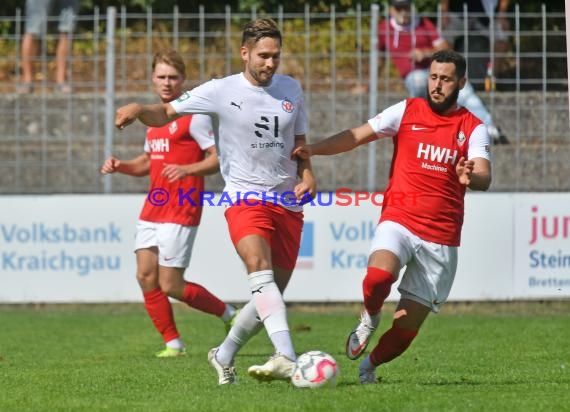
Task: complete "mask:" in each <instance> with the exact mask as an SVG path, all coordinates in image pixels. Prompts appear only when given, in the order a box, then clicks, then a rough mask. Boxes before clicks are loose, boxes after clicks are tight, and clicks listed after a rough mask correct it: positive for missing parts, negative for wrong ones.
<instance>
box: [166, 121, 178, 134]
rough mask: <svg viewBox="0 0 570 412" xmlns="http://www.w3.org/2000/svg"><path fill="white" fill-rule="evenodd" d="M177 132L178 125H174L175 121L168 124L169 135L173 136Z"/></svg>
mask: <svg viewBox="0 0 570 412" xmlns="http://www.w3.org/2000/svg"><path fill="white" fill-rule="evenodd" d="M177 130H178V124H176V121H174V122H172V123H170V125H169V126H168V131H169V132H170V134H171V135H173V134H174V133H176V131H177Z"/></svg>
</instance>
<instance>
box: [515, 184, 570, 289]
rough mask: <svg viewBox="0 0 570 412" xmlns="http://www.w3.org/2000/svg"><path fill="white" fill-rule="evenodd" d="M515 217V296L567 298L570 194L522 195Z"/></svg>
mask: <svg viewBox="0 0 570 412" xmlns="http://www.w3.org/2000/svg"><path fill="white" fill-rule="evenodd" d="M514 215H515V224H514V245H515V256H517V259H515V265H514V276H513V277H514V295H515V297H519V296H520V297H529V298H553V297H567V296H568V295H569V290H570V194H569V193H565V194H547V193H545V194H541V195H519V196H517V201H516V204H515V210H514Z"/></svg>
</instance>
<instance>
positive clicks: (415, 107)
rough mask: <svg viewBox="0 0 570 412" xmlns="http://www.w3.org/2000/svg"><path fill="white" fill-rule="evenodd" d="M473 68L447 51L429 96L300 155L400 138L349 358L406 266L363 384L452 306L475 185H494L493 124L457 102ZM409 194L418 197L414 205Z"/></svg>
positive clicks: (364, 341) (436, 59)
mask: <svg viewBox="0 0 570 412" xmlns="http://www.w3.org/2000/svg"><path fill="white" fill-rule="evenodd" d="M465 69H466V62H465V59H464V57H463V56H462V55H461V54H459V53H457V52H455V51H452V50H441V51H438V52H436V53H435V54H434V55H433V57H432V61H431V64H430V72H429V77H428V79H429V80H428V87H429V95H428V98H427V99H422V98H408V99H406V100H404V101H402V102H399V103H397V104H395V105H393V106H390V107H388V108H387V109H385V110H384V111H383V112H382V113H380V114H378V115H376V116H375V117H373V118H372V119H370V120H368V122H367V123H364V124H363V125H360V126H358V127H355V128H353V129H349V130H345V131H343V132H340V133H338V134H336V135H333V136H331V137H329V138H327V139H324V140H321V141H320V142H317V143H314V144H311V145H307V146H301V147H298V148H296V149H295V150H294V151H293V155H294V156H299V157H301V158H303V159H306V158H309V157H310V156H312V155H334V154H338V153H343V152H347V151H349V150H352V149H354V148H356V147H358V146H360V145H363V144H366V143H369V142H371V141H374V140H377V139H380V138H384V137H391V138H392V139H393V141H394V154H393V158H392V165H391V167H390V180H389V182H388V187H387V189H386V191H385V197H384V198H385V199H387V201H386V202H384V203H383V206H382V213H381V215H380V221H379V223H378V226H377V227H376V230H375V232H374V238H373V239H372V245H371V248H370V254H369V258H368V268H367V271H366V275H365V277H364V280H363V283H362V291H363V297H364V309H363V311H362V315H361V319H360V322H359V323H358V325H357V327H356V328H355V329H354V330H353V331H352V332H351V333H350V334H349V336H348V340H347V343H346V355H347V356H348V358H349V359H357V358H358V357H360V356H361V355H362V354H363V353H364V351H365V349H366V346H367V345H368V342H369V341H370V338H371V337H372V334H373V333H374V331H375V330H376V328H377V327H378V325H379V323H380V313H381V308H382V306H383V304H384V301H385V299H386V298H387V297H388V295H389V294H390V289H391V287H392V284H393V283H394V282H396V280H397V279H398V277H399V275H400V270H401V269H402V268H404V267H405V268H406V269H405V271H404V273H403V275H402V280H401V282H400V285H399V288H398V290H399V291H400V294H401V298H400V302H399V303H398V306H397V309H396V312H395V313H394V320H393V323H392V326H391V327H390V329H388V331H387V332H385V333H384V334H383V335H382V336H381V337H380V339H379V341H378V344H377V345H376V346H375V347H374V349H373V350H372V352H371V353H370V355H369V356H367V357H366V358H365V359H364V360H363V361H362V362H361V363H360V366H359V369H358V371H359V380H360V383H362V384H371V383H376V382H377V380H376V375H375V370H376V368H377V367H378V366H379V365H382V364H385V363H387V362H390V361H391V360H393V359H395V358H396V357H398V356H400V355H401V354H402V353H404V351H405V350H406V349H407V348H408V347H409V346H410V345H411V343H412V341H413V340H414V338H415V337H416V335H417V334H418V332H419V329H420V327H421V326H422V324H423V322H424V320H425V319H426V317H427V316H428V314H429V313H430V312H435V313H437V312H438V311H439V310H440V308H441V306H442V305H443V304H444V303H445V301H446V299H447V297H448V295H449V292H450V290H451V286H452V284H453V280H454V277H455V271H456V269H457V254H458V246H459V243H460V240H461V228H462V225H463V213H464V197H465V191H466V189H467V188H470V189H472V190H487V189H488V188H489V185H490V184H491V162H490V139H489V135H488V133H487V130H486V128H485V127H484V125H483V124H482V123H481V120H479V119H478V118H476V117H475V116H473V114H472V113H470V112H469V111H468V110H466V109H465V108H463V107H460V106H458V105H457V95H458V94H459V90H460V89H461V87H463V86H464V85H465V82H466V78H465ZM403 193H416V194H417V196H415V197H414V198H413V200H409V201H407V202H406V201H402V200H401V197H400V195H402V194H403ZM392 198H393V199H394V201H390V199H392ZM396 198H400V201H396V200H395V199H396Z"/></svg>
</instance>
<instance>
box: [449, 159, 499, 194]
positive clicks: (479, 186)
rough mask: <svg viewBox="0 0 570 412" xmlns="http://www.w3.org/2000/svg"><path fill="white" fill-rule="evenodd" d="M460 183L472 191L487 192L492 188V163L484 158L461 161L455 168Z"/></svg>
mask: <svg viewBox="0 0 570 412" xmlns="http://www.w3.org/2000/svg"><path fill="white" fill-rule="evenodd" d="M455 170H456V172H457V177H458V179H459V183H461V184H462V185H465V186H467V187H468V188H469V189H471V190H487V189H489V186H491V162H489V161H488V160H487V159H484V158H482V157H476V158H474V159H471V160H466V159H465V158H464V157H461V158H460V159H459V162H457V165H456V167H455Z"/></svg>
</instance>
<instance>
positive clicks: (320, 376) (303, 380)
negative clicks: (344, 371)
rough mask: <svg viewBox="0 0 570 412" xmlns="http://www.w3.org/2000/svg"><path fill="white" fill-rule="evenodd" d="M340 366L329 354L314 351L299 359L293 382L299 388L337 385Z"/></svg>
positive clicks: (292, 378)
mask: <svg viewBox="0 0 570 412" xmlns="http://www.w3.org/2000/svg"><path fill="white" fill-rule="evenodd" d="M337 375H338V365H337V363H336V361H335V360H334V358H333V357H332V356H331V355H329V354H328V353H325V352H322V351H320V350H312V351H310V352H306V353H303V354H302V355H301V356H299V357H298V358H297V361H296V362H295V368H294V369H293V375H292V376H291V382H292V383H293V386H296V387H297V388H320V387H321V386H334V385H336V377H337Z"/></svg>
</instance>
